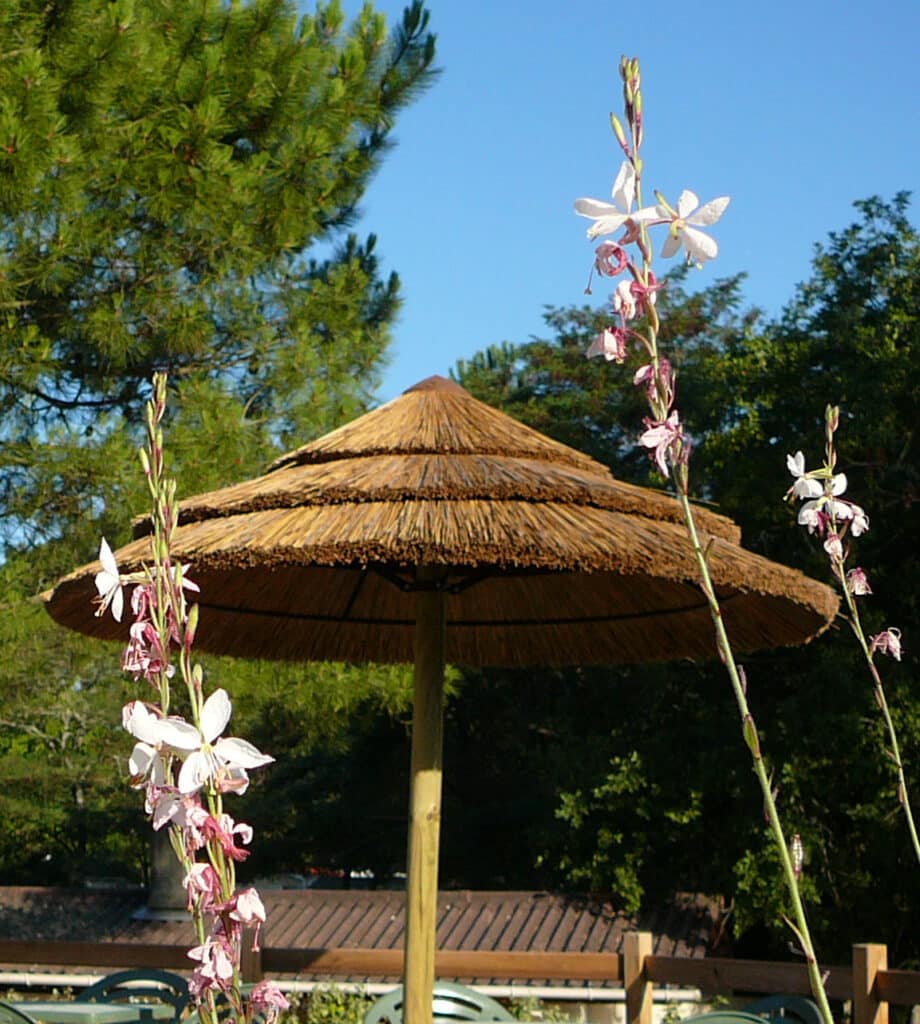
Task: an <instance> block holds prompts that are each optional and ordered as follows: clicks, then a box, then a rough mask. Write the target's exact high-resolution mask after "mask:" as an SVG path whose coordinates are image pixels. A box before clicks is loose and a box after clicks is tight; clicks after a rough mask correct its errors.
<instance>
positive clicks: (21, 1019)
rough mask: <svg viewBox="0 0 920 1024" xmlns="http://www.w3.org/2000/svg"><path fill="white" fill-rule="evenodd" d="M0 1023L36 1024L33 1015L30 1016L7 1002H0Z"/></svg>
mask: <svg viewBox="0 0 920 1024" xmlns="http://www.w3.org/2000/svg"><path fill="white" fill-rule="evenodd" d="M0 1024H37V1022H36V1020H35V1018H34V1017H30V1016H29V1015H28V1014H27V1013H23V1012H22V1010H17V1009H16V1007H15V1006H9V1005H8V1004H7V1003H0Z"/></svg>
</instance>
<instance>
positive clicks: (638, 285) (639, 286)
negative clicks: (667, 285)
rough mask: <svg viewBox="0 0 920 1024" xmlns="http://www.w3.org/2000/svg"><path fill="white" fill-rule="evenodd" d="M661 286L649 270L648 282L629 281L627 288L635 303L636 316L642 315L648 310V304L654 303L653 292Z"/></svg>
mask: <svg viewBox="0 0 920 1024" xmlns="http://www.w3.org/2000/svg"><path fill="white" fill-rule="evenodd" d="M662 287H663V286H662V285H660V284H659V283H658V281H657V279H656V278H655V275H654V274H653V273H652V272H651V271H649V272H648V284H643V283H642V282H641V281H632V282H631V283H630V285H629V290H630V292H632V296H633V299H634V300H635V303H636V315H637V316H642V314H643V313H646V312H648V308H649V306H654V305H655V301H656V300H655V292H657V291H658V290H659V289H660V288H662Z"/></svg>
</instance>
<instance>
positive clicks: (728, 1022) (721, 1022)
mask: <svg viewBox="0 0 920 1024" xmlns="http://www.w3.org/2000/svg"><path fill="white" fill-rule="evenodd" d="M680 1024H764V1019H763V1017H758V1016H757V1014H756V1013H750V1012H748V1011H747V1010H712V1011H711V1012H710V1013H700V1014H697V1016H695V1017H684V1018H682V1020H681V1022H680Z"/></svg>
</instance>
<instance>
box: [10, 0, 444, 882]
mask: <svg viewBox="0 0 920 1024" xmlns="http://www.w3.org/2000/svg"><path fill="white" fill-rule="evenodd" d="M0 6H2V10H0V54H2V59H0V606H2V607H3V609H4V614H3V616H2V617H0V649H2V650H3V655H4V656H3V659H2V664H3V668H2V669H0V764H2V766H3V769H4V778H5V779H8V780H13V779H15V780H16V782H17V785H16V786H15V787H11V786H6V787H4V788H3V789H2V790H0V814H2V816H3V818H4V821H5V822H6V823H7V826H6V828H5V829H4V830H3V837H0V870H2V871H3V878H4V879H6V880H13V879H15V880H20V881H21V880H25V879H26V877H28V878H29V879H30V880H33V881H43V880H44V881H51V880H61V879H68V878H70V879H79V878H80V877H81V876H82V874H83V872H84V871H85V865H86V864H87V863H89V864H92V865H93V868H94V870H95V871H98V870H101V869H102V868H103V867H104V869H105V871H106V872H114V873H126V874H129V875H132V876H136V875H137V873H138V871H139V869H141V868H142V867H143V851H139V850H138V849H137V848H136V846H131V842H130V839H126V840H124V841H120V842H121V844H120V845H119V841H114V840H113V841H111V842H110V840H109V839H108V835H109V834H115V833H119V832H120V833H121V834H125V829H124V828H122V827H121V823H122V821H123V816H124V814H126V813H127V814H128V815H129V816H130V815H131V814H133V815H134V818H135V819H138V820H139V818H140V813H141V812H140V811H139V810H137V809H135V810H134V811H128V810H126V809H127V808H129V807H135V805H136V800H135V799H134V795H133V794H127V793H123V789H124V767H123V766H124V757H125V753H126V751H127V749H128V746H127V745H126V743H125V738H124V737H123V736H122V735H120V731H119V730H118V729H117V728H116V729H113V725H114V724H115V723H116V722H117V720H118V713H119V712H118V709H119V708H120V706H121V702H122V694H123V693H124V687H125V683H124V681H123V679H122V678H121V674H120V672H119V671H118V653H119V652H118V651H117V649H113V648H111V647H105V646H103V647H99V645H94V646H92V647H90V648H87V647H86V646H85V643H84V641H82V640H81V639H80V638H78V637H74V636H70V635H65V634H63V633H62V632H61V631H60V630H59V629H57V628H56V627H54V626H53V624H52V623H51V622H50V620H47V617H46V616H45V615H44V613H43V612H42V611H41V609H40V608H39V607H38V606H36V605H33V604H30V603H28V598H29V597H30V595H32V594H34V593H35V592H36V591H38V590H40V589H42V588H43V587H44V586H45V585H47V584H49V583H50V582H51V581H52V580H53V579H54V578H56V577H57V576H58V575H60V574H62V573H64V572H66V571H69V569H70V568H72V567H73V566H74V565H77V564H80V563H81V562H84V561H86V560H88V559H89V558H91V557H92V556H93V555H94V554H95V552H96V550H97V549H98V544H99V536H100V534H104V535H105V536H106V537H107V538H108V540H109V541H110V542H111V543H112V545H113V546H115V545H117V544H119V543H121V542H123V541H124V540H126V539H127V538H128V536H129V523H130V518H131V516H132V514H136V513H139V512H143V511H145V510H146V506H147V496H146V493H145V491H146V488H145V486H144V482H143V478H142V475H141V473H140V472H139V468H138V465H137V460H136V456H135V449H136V447H137V445H138V439H139V436H140V427H141V423H140V412H141V407H142V403H143V401H144V399H145V398H146V395H147V389H148V381H149V378H150V374H151V371H152V370H153V369H154V368H163V369H166V370H168V371H169V373H170V379H171V386H172V387H173V389H174V391H175V392H176V394H175V395H174V396H173V398H172V400H171V403H170V405H171V409H173V410H175V411H174V413H173V414H172V420H171V423H170V426H169V454H170V457H171V467H170V468H171V471H172V472H173V473H174V474H175V475H176V476H177V477H178V479H179V487H180V491H181V492H182V493H186V494H188V493H196V492H200V491H202V490H207V489H209V488H212V487H217V486H220V485H222V484H226V483H229V482H232V481H235V480H238V479H241V478H244V477H247V476H250V475H252V474H254V473H256V472H258V471H259V470H260V469H261V468H262V467H263V466H264V465H265V463H266V462H267V461H268V460H269V459H270V458H271V457H272V456H273V455H274V454H275V453H277V451H278V450H279V448H283V447H285V446H289V445H293V444H299V443H303V442H305V441H307V440H309V439H310V437H312V436H315V435H317V434H320V433H322V432H324V431H325V430H327V429H329V428H331V427H332V426H334V425H336V424H338V423H339V422H340V421H341V420H342V419H345V418H348V417H351V416H352V415H354V414H356V413H357V412H359V411H361V410H362V409H363V407H364V405H365V404H366V402H367V401H368V399H369V397H370V395H371V394H372V393H373V391H374V388H375V386H376V384H377V383H378V380H379V371H380V368H381V367H382V365H383V362H384V360H385V357H386V347H387V344H388V342H389V338H390V331H391V328H392V324H393V322H394V319H395V316H396V313H397V310H398V307H399V301H400V299H399V282H398V279H397V278H396V276H395V275H390V276H388V277H385V276H383V275H382V274H381V273H380V269H379V265H378V259H377V255H376V250H375V239H374V237H373V235H369V236H367V237H365V238H361V237H359V236H357V235H356V234H354V233H351V229H352V228H353V224H354V221H355V219H356V213H357V209H358V203H359V201H360V199H361V196H362V194H363V192H364V189H365V188H366V186H367V184H368V182H369V180H370V178H371V176H372V174H373V173H374V171H375V169H376V168H377V166H378V165H379V163H380V161H381V159H382V158H383V157H384V155H385V153H386V150H387V147H388V146H389V145H390V139H391V132H392V129H393V127H394V124H395V122H396V118H397V116H398V114H399V112H400V110H402V109H403V108H404V107H405V106H406V105H407V104H408V103H410V102H411V101H412V99H413V98H414V97H415V96H416V95H417V94H418V93H419V91H420V90H421V89H422V88H423V87H424V86H425V85H426V84H427V83H428V82H430V81H431V77H432V70H431V68H432V61H433V57H434V37H433V36H432V35H431V33H430V32H429V31H428V27H427V25H428V14H427V12H426V11H425V10H424V8H423V7H422V5H421V3H420V2H418V0H416V2H412V3H411V4H410V5H409V6H408V7H407V9H406V11H405V13H404V15H403V17H402V19H401V21H400V22H399V23H398V24H396V25H395V27H394V28H393V29H392V31H388V30H387V26H386V24H385V22H384V19H383V17H382V16H381V15H380V14H378V13H376V12H375V11H374V10H373V8H372V7H371V5H370V4H368V5H366V6H365V7H364V8H363V9H362V11H361V13H360V14H359V16H358V17H357V18H356V20H355V21H354V23H353V24H351V25H348V26H346V25H345V23H344V20H343V15H342V12H341V8H340V5H339V4H338V3H335V2H331V3H319V4H317V6H316V9H315V11H314V12H313V13H311V14H306V15H303V16H302V17H301V16H299V15H298V14H297V8H296V6H295V4H294V3H293V2H288V0H247V2H241V3H234V4H226V3H223V2H221V0H202V2H200V3H196V4H189V3H187V2H185V0H145V2H144V3H132V2H131V0H114V2H110V0H79V2H76V0H60V2H57V0H56V2H52V3H47V2H45V0H11V2H9V3H4V4H2V5H0ZM253 673H255V677H256V678H258V671H257V669H252V668H247V667H245V666H241V665H238V664H237V665H234V666H233V669H232V674H233V676H234V677H235V678H239V677H244V678H245V677H246V676H247V674H250V675H252V674H253ZM303 675H304V676H307V675H308V673H303ZM382 678H383V681H384V682H383V683H381V682H380V680H379V679H378V678H377V677H376V676H375V675H374V673H368V674H366V676H365V677H362V679H360V680H358V679H354V680H353V683H354V686H355V690H356V692H357V693H358V695H359V696H358V698H357V699H359V700H360V698H361V695H363V696H364V697H365V698H366V699H367V700H368V701H373V700H374V697H373V695H374V693H375V692H376V691H377V690H378V689H380V688H383V689H386V686H385V685H384V683H386V681H387V680H389V678H390V677H389V676H388V675H386V674H384V675H383V677H382ZM334 682H335V681H334V680H332V679H330V678H329V676H328V673H326V674H324V673H323V672H322V671H318V673H317V675H316V677H315V679H314V680H313V682H312V683H311V684H309V685H306V686H305V688H306V690H307V691H308V692H312V693H314V694H315V693H316V692H317V691H318V690H321V689H322V687H323V686H324V685H326V686H328V687H332V686H333V684H334ZM394 686H397V689H398V685H397V684H396V683H394ZM242 689H244V690H246V689H247V687H246V686H243V687H242ZM133 692H136V691H133ZM253 699H255V698H253ZM260 699H261V706H263V707H267V706H268V701H269V700H270V699H271V693H270V692H268V693H266V694H264V695H263V698H260ZM390 699H391V697H389V696H387V697H386V698H381V701H383V700H390ZM243 710H244V709H243ZM326 710H328V709H327V708H326V707H325V706H324V702H323V701H317V705H316V712H315V713H316V714H317V715H320V714H324V713H325V712H326ZM299 711H300V712H302V714H301V715H300V717H299V718H298V721H299V722H300V723H301V724H303V723H304V722H305V721H306V719H308V718H309V709H308V708H307V707H306V706H305V705H304V706H301V707H300V708H299ZM335 721H336V724H337V725H341V727H342V728H343V730H344V729H345V728H346V723H345V722H344V721H343V720H342V719H336V720H335ZM311 728H312V727H310V726H309V725H308V726H307V727H306V728H305V732H306V733H307V734H309V735H312V732H315V729H312V731H311ZM317 742H319V741H317ZM267 746H270V749H272V751H273V753H277V752H278V751H277V748H276V744H275V743H274V741H272V743H271V744H270V745H269V744H267ZM116 758H117V759H116ZM94 815H95V816H96V818H95V819H93V817H92V816H94ZM100 816H101V817H102V819H103V820H104V821H105V822H106V824H105V827H101V826H100ZM91 820H94V821H95V827H90V826H89V825H88V823H89V822H90V821H91ZM128 832H130V830H128ZM81 836H82V837H84V838H83V839H81V838H80V837H81ZM106 844H109V846H112V849H109V848H108V847H107V846H106ZM113 844H114V845H113ZM310 855H311V850H310V849H309V847H304V848H303V850H302V856H303V857H309V856H310ZM49 865H51V866H49Z"/></svg>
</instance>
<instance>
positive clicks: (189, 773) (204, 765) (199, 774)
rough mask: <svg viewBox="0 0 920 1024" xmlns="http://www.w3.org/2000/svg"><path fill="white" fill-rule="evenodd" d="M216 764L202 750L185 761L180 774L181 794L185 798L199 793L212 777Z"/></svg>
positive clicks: (190, 755) (195, 752)
mask: <svg viewBox="0 0 920 1024" xmlns="http://www.w3.org/2000/svg"><path fill="white" fill-rule="evenodd" d="M214 767H215V766H214V762H213V761H212V759H211V758H209V757H208V756H207V754H204V753H203V752H202V751H200V750H196V751H194V752H193V753H191V754H189V756H188V757H187V758H186V759H185V763H184V764H183V765H182V770H181V771H180V772H179V792H180V793H181V794H182V795H183V796H188V795H189V794H190V793H197V792H198V790H199V789H201V787H202V786H203V785H204V784H205V783H206V782H207V781H208V779H209V778H210V777H211V774H212V769H213V768H214Z"/></svg>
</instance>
